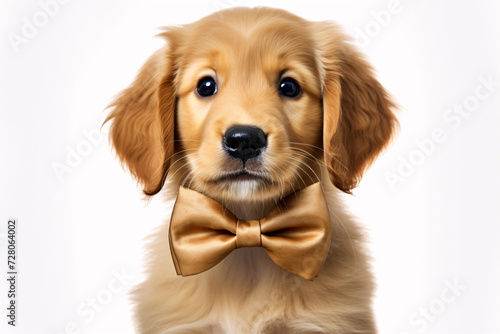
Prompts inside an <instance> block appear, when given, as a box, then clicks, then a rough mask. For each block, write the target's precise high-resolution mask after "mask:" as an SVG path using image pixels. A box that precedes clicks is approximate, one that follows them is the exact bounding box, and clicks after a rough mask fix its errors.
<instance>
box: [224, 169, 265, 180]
mask: <svg viewBox="0 0 500 334" xmlns="http://www.w3.org/2000/svg"><path fill="white" fill-rule="evenodd" d="M224 181H230V182H243V181H258V182H265V183H270V182H271V180H270V179H269V178H268V177H267V176H266V175H264V174H262V173H257V172H252V171H249V170H246V169H242V170H239V171H236V172H226V173H224V174H223V175H222V176H221V177H219V178H217V179H216V180H215V182H224Z"/></svg>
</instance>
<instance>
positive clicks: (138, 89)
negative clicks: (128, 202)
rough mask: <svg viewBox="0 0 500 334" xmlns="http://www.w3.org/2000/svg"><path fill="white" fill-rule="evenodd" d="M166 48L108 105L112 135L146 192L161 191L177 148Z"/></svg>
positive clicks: (172, 94)
mask: <svg viewBox="0 0 500 334" xmlns="http://www.w3.org/2000/svg"><path fill="white" fill-rule="evenodd" d="M167 53H168V52H167V49H166V48H163V49H160V50H158V51H157V52H156V53H155V54H154V55H153V56H152V57H151V58H149V60H148V61H147V62H146V63H145V64H144V66H143V67H142V69H141V70H140V72H139V74H138V75H137V77H136V79H135V81H134V82H133V83H132V84H131V85H130V86H129V87H128V88H126V89H125V90H123V91H122V92H121V93H120V95H119V96H118V97H117V98H116V99H115V101H114V102H113V103H112V104H111V105H110V106H109V108H112V109H113V110H112V112H111V113H110V114H109V116H108V117H107V119H106V121H105V122H107V121H109V120H113V123H112V125H111V128H110V139H111V141H112V143H113V145H114V147H115V150H116V152H117V154H118V157H119V158H120V161H121V162H122V163H123V164H125V165H126V166H127V167H128V169H129V170H130V172H131V173H132V175H133V176H134V177H135V178H136V179H137V181H138V182H139V183H140V184H142V185H143V190H144V193H145V194H146V195H149V196H152V195H154V194H156V193H158V192H159V191H160V190H161V188H162V187H163V184H164V183H165V179H166V177H167V172H168V169H169V166H170V157H171V156H172V154H173V151H174V110H175V89H174V83H173V81H174V80H173V73H172V72H173V71H172V70H171V68H170V64H169V63H170V61H169V59H168V54H167Z"/></svg>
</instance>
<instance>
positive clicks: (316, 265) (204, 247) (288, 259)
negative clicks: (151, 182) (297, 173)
mask: <svg viewBox="0 0 500 334" xmlns="http://www.w3.org/2000/svg"><path fill="white" fill-rule="evenodd" d="M330 235H331V226H330V216H329V213H328V208H327V206H326V200H325V197H324V194H323V190H322V188H321V185H320V184H319V183H315V184H312V185H310V186H308V187H306V188H304V189H301V190H299V191H297V192H294V193H293V194H291V195H289V196H287V197H286V198H284V199H282V200H281V201H280V202H279V203H278V204H277V205H276V207H275V208H274V209H273V210H271V212H270V213H269V214H268V215H267V216H266V217H264V218H262V219H260V220H243V219H238V218H237V217H235V216H234V215H233V214H232V213H231V212H229V211H227V210H225V209H224V208H223V207H222V205H221V204H219V203H218V202H216V201H214V200H213V199H211V198H209V197H207V196H205V195H203V194H201V193H199V192H196V191H194V190H191V189H188V188H180V189H179V195H178V196H177V201H176V202H175V206H174V210H173V211H172V217H171V220H170V230H169V241H170V251H171V254H172V259H173V262H174V265H175V270H176V272H177V274H178V275H183V276H189V275H194V274H198V273H201V272H203V271H206V270H208V269H210V268H212V267H213V266H215V265H217V264H218V263H219V262H220V261H222V260H223V259H224V258H225V257H226V256H227V255H229V254H230V253H231V252H232V251H233V250H235V249H237V248H242V247H262V248H264V250H265V251H266V252H267V254H268V255H269V257H270V258H271V260H273V261H274V263H276V264H277V265H278V266H280V267H281V268H283V269H284V270H287V271H289V272H291V273H294V274H296V275H299V276H301V277H304V278H306V279H309V280H312V279H314V277H316V276H317V275H318V273H319V270H320V269H321V266H322V265H323V262H324V260H325V258H326V254H327V252H328V248H329V245H330Z"/></svg>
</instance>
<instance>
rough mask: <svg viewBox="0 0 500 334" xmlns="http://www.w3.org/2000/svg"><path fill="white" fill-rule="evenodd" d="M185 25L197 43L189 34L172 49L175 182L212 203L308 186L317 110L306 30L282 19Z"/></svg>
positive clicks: (231, 19) (315, 76)
mask: <svg viewBox="0 0 500 334" xmlns="http://www.w3.org/2000/svg"><path fill="white" fill-rule="evenodd" d="M189 29H190V33H191V35H192V36H206V37H204V38H200V37H196V38H194V40H189V37H188V40H187V43H184V44H183V45H182V46H179V47H178V49H177V50H178V52H179V57H181V56H180V55H186V56H184V57H181V64H180V67H179V70H178V72H177V78H178V82H177V85H178V91H177V96H178V97H177V98H178V104H177V109H176V112H177V118H176V122H177V124H178V139H179V140H180V142H181V144H182V149H185V150H186V154H185V155H184V156H185V159H183V160H182V162H183V163H182V164H183V165H184V164H186V165H185V167H186V169H187V171H186V170H185V171H183V172H182V175H184V180H183V183H185V184H187V185H189V187H191V188H194V189H197V190H199V191H202V192H204V193H207V194H208V195H210V196H212V197H214V198H217V199H222V200H224V199H229V198H232V199H241V200H249V199H260V198H267V197H278V196H280V195H283V194H285V193H287V192H289V191H290V190H291V188H295V187H303V186H305V184H304V183H305V182H307V181H309V182H311V181H310V179H311V178H314V177H315V176H314V173H313V172H312V171H311V170H310V169H311V168H310V167H309V164H308V160H310V159H311V157H312V158H315V156H314V153H313V150H314V147H315V146H316V147H320V146H321V145H322V144H321V132H322V131H321V125H322V115H323V111H322V108H321V83H320V79H319V77H318V73H319V72H318V66H317V62H316V60H317V59H316V57H315V55H314V53H313V52H311V46H312V44H313V42H312V40H311V38H310V34H308V33H307V32H304V31H303V30H302V29H300V27H299V26H298V25H297V24H296V22H290V21H286V20H284V21H283V22H280V24H279V25H276V22H273V21H271V20H268V21H265V22H262V23H260V24H258V25H256V26H254V27H253V28H251V31H249V27H248V24H247V23H246V22H245V21H244V20H243V19H242V17H238V16H226V20H224V21H222V22H221V21H220V20H219V19H216V18H213V19H212V20H203V21H201V22H199V23H197V24H195V25H194V26H192V27H189ZM177 34H179V31H170V32H167V34H166V36H167V38H169V39H171V40H173V39H175V37H176V36H178V35H177ZM302 151H303V152H302ZM313 161H314V160H313ZM179 163H180V162H179ZM179 173H180V172H179ZM300 183H301V184H300Z"/></svg>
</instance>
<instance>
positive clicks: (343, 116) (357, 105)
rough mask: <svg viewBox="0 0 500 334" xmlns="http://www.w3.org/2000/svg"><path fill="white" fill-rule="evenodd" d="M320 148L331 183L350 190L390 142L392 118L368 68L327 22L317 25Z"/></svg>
mask: <svg viewBox="0 0 500 334" xmlns="http://www.w3.org/2000/svg"><path fill="white" fill-rule="evenodd" d="M317 27H318V29H317V31H316V32H317V33H318V35H317V37H318V48H319V59H320V68H321V70H320V71H321V75H322V76H323V82H324V86H323V90H324V91H323V113H324V116H323V149H324V160H325V163H326V164H327V166H329V168H328V169H329V173H330V178H331V180H332V182H333V183H334V184H335V186H336V187H337V188H339V189H340V190H342V191H344V192H346V193H351V190H352V189H353V188H355V187H356V186H357V185H358V183H359V181H360V179H361V177H362V176H363V173H364V172H365V170H366V169H367V168H368V167H369V166H370V164H371V163H372V162H373V161H374V159H375V158H376V156H377V155H378V154H379V153H380V151H381V150H382V149H383V148H384V147H385V146H386V145H387V143H388V142H389V141H390V139H391V137H392V135H393V133H394V130H395V128H396V127H397V120H396V117H395V115H394V113H393V111H392V109H393V108H394V107H395V105H394V103H393V102H392V100H391V98H390V97H389V95H388V93H387V92H386V91H385V89H384V88H383V87H382V85H381V84H380V83H379V82H378V81H377V79H376V78H375V76H374V73H373V69H372V67H371V66H370V65H369V64H368V62H367V61H366V60H365V59H364V58H363V56H362V55H361V54H360V53H359V52H358V51H357V50H356V49H355V47H354V46H353V45H352V44H351V43H349V42H348V39H347V38H346V37H345V35H344V34H343V33H342V32H341V31H340V29H339V28H338V27H337V26H335V25H333V24H332V23H325V22H320V23H318V26H317Z"/></svg>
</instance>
